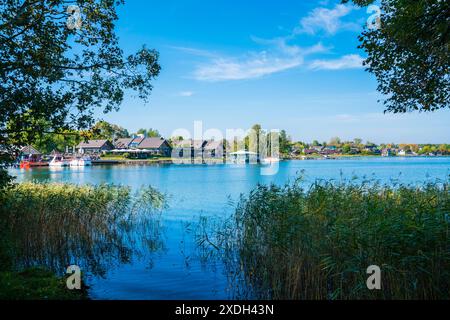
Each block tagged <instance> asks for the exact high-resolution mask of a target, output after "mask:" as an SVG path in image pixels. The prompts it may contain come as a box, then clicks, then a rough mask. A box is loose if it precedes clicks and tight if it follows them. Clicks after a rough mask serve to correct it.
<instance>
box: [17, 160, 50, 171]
mask: <svg viewBox="0 0 450 320" xmlns="http://www.w3.org/2000/svg"><path fill="white" fill-rule="evenodd" d="M48 165H49V163H48V162H45V161H32V160H22V161H20V164H18V165H17V166H18V167H19V168H20V169H30V168H35V167H48Z"/></svg>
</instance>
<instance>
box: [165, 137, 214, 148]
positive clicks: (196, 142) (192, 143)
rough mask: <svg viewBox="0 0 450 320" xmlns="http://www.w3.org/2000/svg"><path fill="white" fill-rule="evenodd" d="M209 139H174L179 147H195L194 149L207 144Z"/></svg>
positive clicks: (174, 143) (175, 144)
mask: <svg viewBox="0 0 450 320" xmlns="http://www.w3.org/2000/svg"><path fill="white" fill-rule="evenodd" d="M206 143H207V141H204V140H192V139H189V140H178V141H174V142H173V145H174V146H175V147H177V148H192V147H193V148H194V149H201V148H202V147H204V146H205V145H206Z"/></svg>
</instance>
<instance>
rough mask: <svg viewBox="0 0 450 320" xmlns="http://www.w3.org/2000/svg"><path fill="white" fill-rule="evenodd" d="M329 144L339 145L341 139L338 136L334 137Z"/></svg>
mask: <svg viewBox="0 0 450 320" xmlns="http://www.w3.org/2000/svg"><path fill="white" fill-rule="evenodd" d="M328 145H330V146H335V147H339V146H340V145H341V139H340V138H339V137H334V138H332V139H331V140H330V142H329V143H328Z"/></svg>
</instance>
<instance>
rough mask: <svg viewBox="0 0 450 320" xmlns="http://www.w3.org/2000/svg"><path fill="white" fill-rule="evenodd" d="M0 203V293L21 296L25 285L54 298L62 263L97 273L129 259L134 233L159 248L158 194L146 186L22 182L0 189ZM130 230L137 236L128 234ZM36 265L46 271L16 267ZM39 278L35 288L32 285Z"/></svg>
mask: <svg viewBox="0 0 450 320" xmlns="http://www.w3.org/2000/svg"><path fill="white" fill-rule="evenodd" d="M0 204H1V206H0V267H1V269H0V270H2V273H1V281H0V296H2V297H7V296H8V293H9V292H16V293H17V294H14V295H13V296H12V299H15V298H18V299H21V298H23V297H25V298H26V297H27V296H26V295H25V293H26V292H28V291H30V298H32V299H33V298H35V297H42V298H43V299H45V297H47V293H48V296H51V297H58V296H57V295H58V294H59V293H62V292H61V291H60V290H59V289H58V288H59V286H56V284H57V283H59V282H58V281H60V279H61V278H59V275H63V274H64V273H65V270H66V268H67V267H68V266H69V265H73V264H75V265H78V266H80V267H81V269H82V270H83V271H84V270H89V271H90V273H92V274H95V275H99V276H102V275H104V274H105V272H106V271H107V270H108V268H109V267H110V265H111V263H113V262H115V261H118V262H119V263H128V262H129V261H130V259H131V256H132V255H133V253H135V252H134V250H135V249H134V248H135V245H134V244H135V242H134V241H136V240H135V239H139V240H142V241H145V243H147V244H148V246H149V247H151V250H157V249H158V248H159V247H160V246H161V239H160V235H159V231H158V223H157V219H153V217H154V213H155V212H156V211H157V210H158V209H160V208H162V207H164V206H165V199H164V196H163V195H162V194H160V193H159V192H158V191H156V190H155V189H153V188H151V187H143V188H141V189H140V190H139V192H137V193H133V192H132V191H131V189H130V188H129V187H122V186H113V185H99V186H91V185H84V186H78V185H72V184H45V183H22V184H16V185H13V186H12V187H9V188H6V189H5V190H3V192H1V193H0ZM138 229H139V230H138ZM138 231H139V232H141V234H142V236H141V237H140V238H138V237H135V235H136V233H137V232H138ZM36 266H42V268H44V269H45V270H50V271H51V272H52V275H53V277H50V276H49V274H47V273H46V272H45V271H42V270H41V269H39V270H41V273H42V274H41V273H39V272H29V271H26V272H24V271H23V270H29V269H30V268H34V267H36ZM32 270H34V269H32ZM12 279H15V280H14V281H13V280H12ZM39 283H42V285H43V287H42V290H43V291H42V292H41V291H39V290H37V287H38V286H39V285H38V284H39ZM34 284H36V290H34V289H33V288H34V287H33V286H34ZM47 284H48V286H47ZM30 286H31V287H30ZM20 288H23V289H24V290H23V292H22V293H21V294H20V291H21V290H20ZM27 288H30V290H29V289H27ZM25 289H26V290H25ZM52 292H53V293H54V294H55V295H51V294H52ZM44 293H45V294H44ZM64 297H65V296H64V295H62V296H61V298H64Z"/></svg>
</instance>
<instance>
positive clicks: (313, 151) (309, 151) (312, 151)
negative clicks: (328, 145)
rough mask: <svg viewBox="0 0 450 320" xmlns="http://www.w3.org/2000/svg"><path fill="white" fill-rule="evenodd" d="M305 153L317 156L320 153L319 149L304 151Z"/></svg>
mask: <svg viewBox="0 0 450 320" xmlns="http://www.w3.org/2000/svg"><path fill="white" fill-rule="evenodd" d="M303 153H304V154H306V155H310V154H317V153H319V151H317V149H303Z"/></svg>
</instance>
